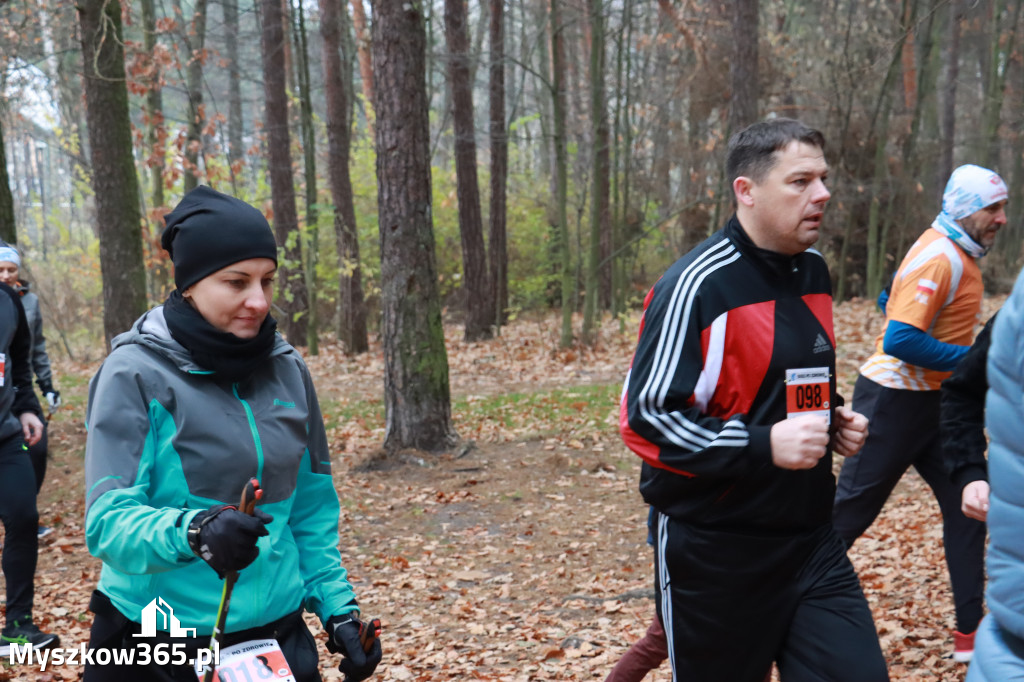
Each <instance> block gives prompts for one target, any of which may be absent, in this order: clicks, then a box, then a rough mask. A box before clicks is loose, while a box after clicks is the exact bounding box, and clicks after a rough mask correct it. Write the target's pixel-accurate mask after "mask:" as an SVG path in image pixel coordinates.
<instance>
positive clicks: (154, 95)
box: [141, 0, 173, 300]
mask: <svg viewBox="0 0 1024 682" xmlns="http://www.w3.org/2000/svg"><path fill="white" fill-rule="evenodd" d="M141 5H142V29H143V35H144V36H145V38H144V43H143V45H144V46H145V50H146V60H147V62H148V71H147V73H146V77H145V84H146V88H147V89H146V97H145V100H144V102H145V104H144V111H145V117H144V118H145V121H146V151H145V155H146V163H145V168H146V169H147V170H148V172H149V215H148V216H147V220H146V222H147V224H148V225H149V245H150V246H149V250H150V258H149V261H150V262H151V263H153V266H152V269H151V270H150V281H151V286H150V288H151V293H152V297H153V298H154V299H156V300H160V299H162V298H163V297H164V296H165V295H166V294H167V293H168V291H169V290H170V289H171V288H173V286H172V279H171V264H170V261H168V260H166V258H160V257H159V255H160V253H161V252H160V248H161V247H160V235H161V233H162V232H163V227H164V225H163V220H162V218H159V217H158V216H163V215H164V212H165V210H166V209H165V208H164V203H165V202H166V200H165V199H164V169H165V168H166V166H167V163H166V161H165V154H166V149H165V148H164V147H165V145H166V143H167V128H166V127H165V126H164V102H163V99H164V98H163V89H162V86H161V85H160V81H161V73H160V65H159V63H158V62H157V60H156V59H155V58H154V56H155V54H154V53H155V51H156V32H157V28H156V10H155V8H154V7H153V0H142V2H141Z"/></svg>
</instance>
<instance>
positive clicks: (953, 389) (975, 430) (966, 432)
mask: <svg viewBox="0 0 1024 682" xmlns="http://www.w3.org/2000/svg"><path fill="white" fill-rule="evenodd" d="M997 314H998V313H997ZM995 319H996V315H993V316H992V317H990V318H989V320H988V322H986V323H985V326H984V327H982V330H981V331H980V332H978V336H977V337H976V338H975V339H974V343H973V344H971V348H970V350H968V351H967V354H966V355H964V357H963V358H962V359H961V360H960V362H959V364H957V366H956V369H955V370H953V374H952V375H950V377H949V378H948V379H946V380H945V381H943V382H942V389H941V391H940V405H941V407H940V415H941V416H940V421H939V429H940V432H941V434H942V452H943V456H944V457H945V462H946V468H947V470H948V471H949V476H950V478H951V479H952V481H953V483H954V484H956V485H957V486H958V487H960V488H961V490H962V493H961V504H960V509H961V511H963V513H964V516H966V517H967V518H970V519H975V520H976V521H982V522H984V521H985V520H986V518H987V517H988V493H989V487H988V462H987V461H986V459H985V450H986V449H987V448H988V440H987V439H986V438H985V393H986V392H987V391H988V378H987V377H986V375H985V365H986V362H987V360H988V347H989V342H990V340H991V338H992V323H993V322H995Z"/></svg>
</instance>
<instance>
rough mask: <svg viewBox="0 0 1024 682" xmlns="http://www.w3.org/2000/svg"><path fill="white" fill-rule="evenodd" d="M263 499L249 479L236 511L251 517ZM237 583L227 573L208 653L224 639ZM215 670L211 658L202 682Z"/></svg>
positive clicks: (256, 483) (232, 574) (234, 573)
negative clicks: (229, 609) (232, 593)
mask: <svg viewBox="0 0 1024 682" xmlns="http://www.w3.org/2000/svg"><path fill="white" fill-rule="evenodd" d="M261 497H263V489H262V488H260V482H259V481H257V480H256V479H255V478H250V479H249V482H248V483H246V484H245V487H244V488H242V499H241V500H240V501H239V503H238V511H240V512H242V513H243V514H248V515H249V516H252V513H253V512H254V511H255V510H256V501H257V500H258V499H260V498H261ZM237 581H238V571H228V573H227V575H226V576H224V591H223V592H221V595H220V608H218V609H217V623H216V625H214V626H213V634H212V635H211V636H210V651H211V652H214V653H216V652H217V651H218V650H219V649H220V644H221V642H222V641H223V639H224V625H225V623H227V620H228V607H229V606H231V592H232V590H234V589H235V583H236V582H237ZM216 670H217V668H216V666H214V664H213V656H211V657H210V662H209V663H207V664H206V672H205V674H204V675H203V682H213V675H214V673H215V672H216Z"/></svg>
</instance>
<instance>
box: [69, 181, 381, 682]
mask: <svg viewBox="0 0 1024 682" xmlns="http://www.w3.org/2000/svg"><path fill="white" fill-rule="evenodd" d="M166 224H167V227H166V229H165V230H164V233H163V240H162V243H163V246H164V248H166V249H167V251H168V252H169V253H170V254H171V260H172V261H173V263H174V268H175V272H174V279H175V283H176V285H177V288H176V289H175V291H174V292H173V293H172V294H171V295H170V296H169V297H168V299H167V301H166V302H165V303H164V305H162V306H158V307H156V308H154V309H153V310H150V311H149V312H147V313H146V314H145V315H143V316H142V318H140V319H139V320H138V321H137V322H136V323H135V324H134V325H133V327H132V329H131V330H130V331H128V332H126V333H124V334H121V335H119V336H118V337H117V338H115V339H114V342H113V350H112V351H111V353H110V355H109V356H108V357H107V359H106V361H104V363H103V366H102V367H101V368H100V371H99V372H98V373H97V375H96V376H95V377H94V378H93V380H92V382H91V383H90V387H89V406H88V411H87V414H86V420H87V423H88V426H89V435H88V441H87V444H86V479H87V481H86V482H87V488H86V489H87V500H86V541H87V543H88V547H89V551H90V552H91V553H92V554H93V555H94V556H96V557H98V558H100V559H101V560H102V561H103V573H102V575H101V578H100V583H99V586H98V588H97V590H96V591H95V592H94V593H93V598H92V601H91V602H90V609H91V610H92V611H93V613H94V614H95V618H94V621H93V626H92V633H91V637H90V647H92V648H93V649H109V650H113V649H117V650H135V651H136V657H135V662H134V663H133V665H130V666H126V665H113V664H110V665H106V664H102V659H101V658H99V657H94V663H93V664H87V665H86V670H85V678H84V679H85V680H87V681H88V682H100V681H105V680H124V679H132V680H190V681H194V680H195V679H196V671H195V670H194V669H193V665H191V663H192V661H194V660H195V659H197V657H199V656H200V655H201V654H200V652H201V650H202V649H204V648H205V647H206V645H207V644H208V643H209V641H210V634H211V633H212V632H213V629H214V624H215V619H216V616H217V612H218V607H219V604H220V601H221V592H222V585H223V583H222V579H223V578H224V576H225V575H227V574H229V573H231V572H236V571H237V572H238V582H237V583H236V585H235V588H234V593H233V596H232V599H231V602H230V605H231V608H230V610H229V611H228V616H227V623H226V627H225V632H226V635H225V637H224V644H223V647H237V650H238V651H240V652H241V651H243V650H244V651H246V652H247V653H239V654H238V655H239V658H236V659H232V660H231V661H230V662H228V661H225V656H226V655H227V654H228V651H227V650H225V649H224V648H223V647H222V648H221V660H220V663H221V665H222V666H227V665H230V666H232V668H233V669H234V670H236V671H237V670H238V666H256V667H254V668H252V670H251V671H250V672H251V674H252V677H253V678H254V679H262V678H261V677H259V673H260V672H262V671H261V669H259V666H260V665H266V662H267V661H272V662H273V661H278V662H275V663H274V664H273V665H274V668H275V670H277V669H278V668H279V666H280V665H286V666H287V667H288V668H290V671H291V675H293V676H294V679H296V680H299V681H317V680H320V679H321V677H320V673H319V670H318V654H317V649H316V644H315V642H314V641H313V638H312V636H311V634H310V633H309V630H308V629H307V628H306V625H305V622H304V621H303V618H302V612H303V610H308V611H311V612H313V613H315V614H316V615H317V616H318V617H319V618H320V620H321V622H322V623H323V625H324V628H325V630H326V631H327V634H328V643H327V646H328V649H330V650H331V651H334V652H340V653H341V654H342V655H343V658H342V661H341V665H340V669H341V671H342V672H344V673H345V674H346V675H347V676H348V678H349V679H351V680H353V681H358V680H363V679H366V678H367V677H369V676H370V675H371V674H372V673H373V671H374V669H375V668H376V666H377V664H378V663H379V662H380V660H381V648H380V643H379V641H376V640H374V641H373V642H372V646H371V647H369V651H366V650H365V649H364V647H363V646H362V644H361V642H360V635H361V634H363V633H364V632H365V631H366V628H367V626H366V624H364V623H363V622H362V621H361V620H360V618H359V605H358V604H357V602H356V598H355V594H354V592H353V590H352V586H351V584H350V583H349V582H348V579H347V574H346V571H345V569H344V568H343V567H342V565H341V555H340V553H339V551H338V511H339V504H338V498H337V493H336V491H335V489H334V486H333V482H332V480H331V471H330V456H329V453H328V450H327V439H326V434H325V432H324V425H323V419H322V417H321V415H320V408H319V404H318V401H317V396H316V391H315V389H314V388H313V382H312V379H311V378H310V375H309V370H308V369H307V368H306V365H305V363H304V362H303V361H302V358H301V357H300V356H299V354H298V352H297V351H296V350H295V349H294V348H292V347H291V346H290V345H288V344H287V343H286V342H285V341H284V340H283V339H282V338H281V337H280V336H279V335H278V334H277V333H276V323H275V321H274V319H273V318H272V317H271V316H270V315H269V311H270V305H271V300H272V295H273V278H274V274H275V272H276V269H277V246H276V244H275V242H274V236H273V232H272V231H271V229H270V225H269V224H268V223H267V220H266V218H264V217H263V214H262V213H260V212H259V211H258V210H257V209H255V208H253V207H252V206H250V205H248V204H246V203H245V202H243V201H240V200H238V199H235V198H234V197H230V196H227V195H224V194H220V193H219V192H216V191H214V190H212V189H210V188H209V187H198V188H196V189H195V190H193V191H192V192H190V193H189V194H188V195H187V196H186V197H185V198H184V199H183V200H182V201H181V203H180V204H179V205H178V206H177V207H176V208H175V209H174V210H173V211H172V212H171V213H169V214H168V215H167V217H166ZM253 478H255V479H257V480H258V481H259V483H260V485H261V486H262V491H261V492H262V497H261V498H260V502H259V506H258V507H257V508H256V510H255V512H254V513H253V514H252V515H249V514H246V513H244V512H243V511H240V510H238V509H237V508H236V507H235V506H234V505H236V504H237V503H238V499H239V495H240V493H241V491H242V489H243V487H244V486H245V485H246V483H247V482H248V481H249V480H250V479H253ZM157 612H159V613H161V614H163V617H162V618H157V616H156V614H157ZM161 643H163V644H166V645H167V646H166V647H165V650H166V651H168V652H170V654H171V656H170V661H165V660H163V659H161V662H162V664H158V663H156V662H155V659H156V657H153V656H150V657H148V658H147V657H145V656H144V654H143V649H144V648H145V645H147V644H148V645H150V650H151V651H152V650H153V647H155V646H156V645H158V644H161ZM179 651H180V652H181V655H180V656H176V655H175V654H177V653H178V652H179ZM140 659H142V660H145V664H142V663H140V662H139V661H140ZM261 661H262V662H261ZM285 662H286V663H285ZM246 669H247V670H248V668H246ZM278 672H279V670H278ZM275 679H276V678H275Z"/></svg>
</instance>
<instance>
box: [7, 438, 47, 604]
mask: <svg viewBox="0 0 1024 682" xmlns="http://www.w3.org/2000/svg"><path fill="white" fill-rule="evenodd" d="M0 518H2V519H3V524H4V549H3V559H2V565H3V571H4V580H5V581H6V583H7V622H8V623H11V622H13V621H15V620H18V619H19V618H23V617H25V616H28V615H31V613H32V600H33V598H34V596H35V586H34V584H33V581H34V580H35V574H36V559H37V558H38V554H39V537H38V536H37V535H36V533H37V531H38V528H39V512H38V511H36V486H35V474H34V473H33V472H32V463H31V462H30V461H29V457H28V452H27V451H26V449H25V439H24V438H22V436H21V434H20V433H19V434H17V435H15V436H12V437H10V438H8V439H7V440H5V441H3V442H2V443H0Z"/></svg>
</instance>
